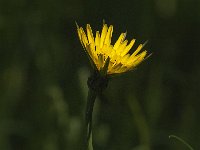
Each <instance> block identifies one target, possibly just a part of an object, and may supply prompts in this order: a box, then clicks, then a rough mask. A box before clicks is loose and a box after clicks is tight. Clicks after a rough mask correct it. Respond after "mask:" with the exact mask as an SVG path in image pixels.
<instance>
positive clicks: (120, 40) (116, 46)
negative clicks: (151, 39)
mask: <svg viewBox="0 0 200 150" xmlns="http://www.w3.org/2000/svg"><path fill="white" fill-rule="evenodd" d="M125 37H126V33H122V34H121V35H120V36H119V38H118V40H117V41H116V43H115V45H114V49H115V50H116V49H118V47H119V46H120V44H121V43H122V42H123V41H124V39H125Z"/></svg>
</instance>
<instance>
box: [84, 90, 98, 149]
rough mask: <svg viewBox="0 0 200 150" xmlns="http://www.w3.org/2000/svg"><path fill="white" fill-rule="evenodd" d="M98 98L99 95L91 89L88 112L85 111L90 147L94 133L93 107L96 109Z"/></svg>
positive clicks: (87, 138) (87, 106)
mask: <svg viewBox="0 0 200 150" xmlns="http://www.w3.org/2000/svg"><path fill="white" fill-rule="evenodd" d="M96 97H97V93H96V92H95V91H93V90H92V89H89V91H88V97H87V105H86V111H85V121H86V135H87V137H86V140H87V141H86V142H87V145H88V142H89V139H90V136H91V132H92V113H93V107H94V103H95V99H96Z"/></svg>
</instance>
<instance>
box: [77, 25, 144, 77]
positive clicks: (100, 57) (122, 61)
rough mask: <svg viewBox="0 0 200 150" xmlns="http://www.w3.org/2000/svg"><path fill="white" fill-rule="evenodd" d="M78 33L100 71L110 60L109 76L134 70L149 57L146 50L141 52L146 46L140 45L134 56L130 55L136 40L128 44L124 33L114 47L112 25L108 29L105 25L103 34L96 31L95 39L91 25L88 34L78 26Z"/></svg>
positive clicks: (87, 27) (87, 30) (88, 27)
mask: <svg viewBox="0 0 200 150" xmlns="http://www.w3.org/2000/svg"><path fill="white" fill-rule="evenodd" d="M77 31H78V36H79V39H80V41H81V44H82V46H83V47H84V49H85V50H86V52H87V53H88V55H89V57H90V58H91V60H92V61H93V63H94V64H95V66H96V68H97V69H98V70H99V71H101V70H102V69H103V67H104V66H105V63H106V60H107V59H108V58H109V64H108V68H107V74H117V73H123V72H126V71H129V70H132V69H134V68H135V67H136V66H137V65H138V64H140V63H141V62H142V61H143V60H144V59H145V56H146V55H147V51H146V50H144V51H142V52H140V51H141V49H142V48H143V47H144V44H140V45H139V46H138V47H137V48H136V50H135V51H134V52H133V53H132V54H130V53H129V51H130V50H131V48H132V47H133V45H134V43H135V39H133V40H131V42H130V43H128V40H125V38H126V33H122V34H121V35H120V36H119V38H118V40H117V41H116V42H115V44H114V45H112V44H111V38H112V33H113V26H112V25H110V26H109V27H108V26H107V24H103V28H102V31H101V33H99V31H96V34H95V37H94V36H93V32H92V28H91V27H90V25H89V24H87V26H86V32H85V31H84V30H83V28H82V27H79V26H78V25H77Z"/></svg>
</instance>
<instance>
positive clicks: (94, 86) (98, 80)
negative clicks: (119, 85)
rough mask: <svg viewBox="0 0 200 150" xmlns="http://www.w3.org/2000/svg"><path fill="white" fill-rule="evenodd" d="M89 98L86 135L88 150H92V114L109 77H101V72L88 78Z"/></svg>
mask: <svg viewBox="0 0 200 150" xmlns="http://www.w3.org/2000/svg"><path fill="white" fill-rule="evenodd" d="M87 84H88V88H89V91H88V97H87V105H86V111H85V132H86V133H85V135H86V150H92V149H93V148H92V135H91V134H92V114H93V107H94V103H95V99H96V97H97V96H98V95H100V94H101V93H102V91H103V90H104V89H105V88H106V87H107V85H108V78H107V76H102V75H100V73H99V72H96V71H94V73H93V74H92V75H91V76H90V77H89V78H88V82H87Z"/></svg>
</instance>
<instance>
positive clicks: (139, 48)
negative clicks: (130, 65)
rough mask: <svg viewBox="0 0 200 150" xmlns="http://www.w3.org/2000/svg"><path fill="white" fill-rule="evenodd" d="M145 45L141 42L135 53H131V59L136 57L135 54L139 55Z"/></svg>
mask: <svg viewBox="0 0 200 150" xmlns="http://www.w3.org/2000/svg"><path fill="white" fill-rule="evenodd" d="M142 47H143V45H142V44H140V45H139V46H138V48H137V49H136V50H135V51H134V52H133V54H132V55H131V59H132V58H134V57H135V55H137V54H138V53H139V51H140V50H141V49H142Z"/></svg>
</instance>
